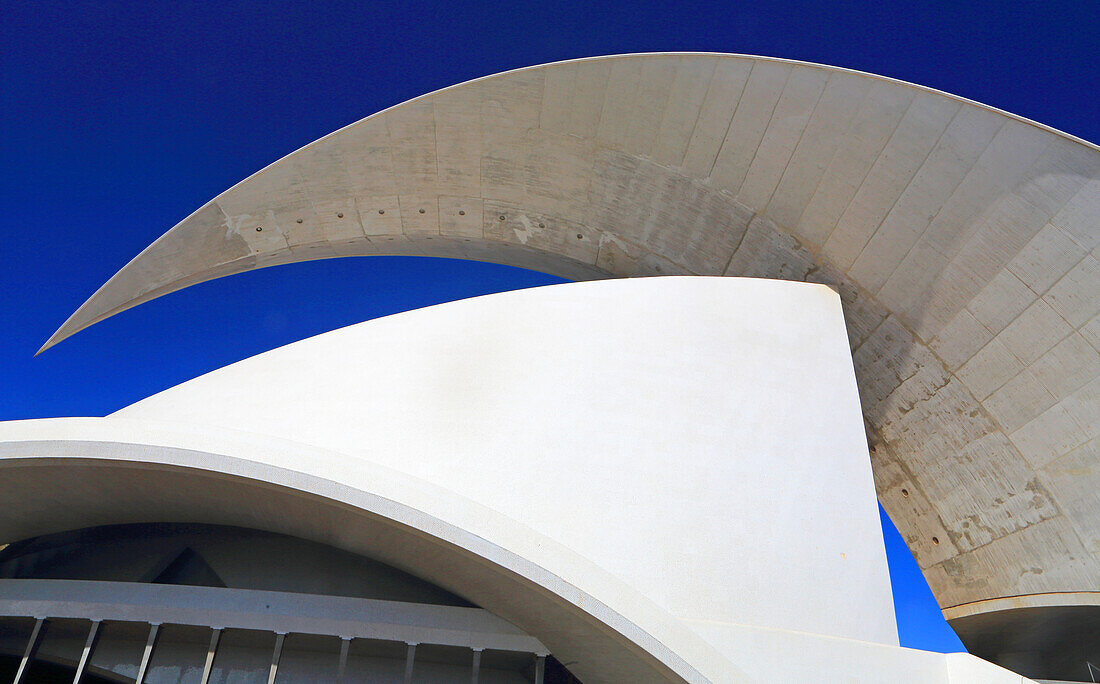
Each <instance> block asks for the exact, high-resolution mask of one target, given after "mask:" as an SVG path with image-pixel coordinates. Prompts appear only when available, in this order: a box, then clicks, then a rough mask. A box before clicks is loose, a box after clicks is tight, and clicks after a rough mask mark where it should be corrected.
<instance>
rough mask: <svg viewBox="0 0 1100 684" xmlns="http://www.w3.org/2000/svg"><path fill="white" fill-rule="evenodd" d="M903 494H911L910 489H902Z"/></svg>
mask: <svg viewBox="0 0 1100 684" xmlns="http://www.w3.org/2000/svg"><path fill="white" fill-rule="evenodd" d="M901 495H902V496H909V490H908V489H903V490H901Z"/></svg>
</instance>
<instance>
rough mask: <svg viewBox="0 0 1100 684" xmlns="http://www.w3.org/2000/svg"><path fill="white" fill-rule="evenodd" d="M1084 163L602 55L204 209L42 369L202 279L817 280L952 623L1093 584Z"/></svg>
mask: <svg viewBox="0 0 1100 684" xmlns="http://www.w3.org/2000/svg"><path fill="white" fill-rule="evenodd" d="M1098 174H1100V150H1098V148H1097V147H1096V146H1094V145H1091V144H1089V143H1087V142H1084V141H1081V140H1078V139H1074V138H1071V137H1069V136H1067V135H1064V134H1061V133H1059V132H1057V131H1053V130H1051V129H1048V128H1044V127H1042V126H1040V125H1037V124H1034V123H1032V122H1028V121H1025V120H1022V119H1019V118H1017V117H1013V116H1011V115H1008V114H1005V113H1004V112H1000V111H997V110H993V109H991V108H988V107H984V106H982V105H979V104H976V103H973V102H969V101H966V100H962V99H960V98H956V97H952V96H949V95H945V94H943V93H939V92H935V91H931V90H928V89H925V88H921V87H917V86H913V85H909V84H905V83H901V82H897V81H893V80H889V79H885V78H880V77H875V76H871V75H867V74H861V73H855V72H851V71H845V70H841V69H834V68H829V67H822V66H818V65H812V64H805V63H797V62H788V61H782V60H775V59H766V58H756V57H744V56H731V55H703V54H667V55H664V54H660V55H635V56H622V57H608V58H598V59H588V60H580V61H575V62H564V63H559V64H551V65H547V66H541V67H534V68H529V69H522V70H519V71H515V72H509V73H505V74H501V75H498V76H493V77H489V78H484V79H480V80H477V81H472V82H470V83H466V84H463V85H460V86H455V87H452V88H448V89H445V90H442V91H439V92H437V93H433V94H431V95H426V96H424V97H421V98H418V99H416V100H412V101H410V102H407V103H405V104H402V105H399V106H397V107H394V108H392V109H390V110H387V111H385V112H382V113H380V114H377V115H375V116H372V117H369V118H367V119H364V120H363V121H361V122H359V123H356V124H353V125H351V126H349V127H347V128H345V129H342V130H340V131H337V132H335V133H333V134H331V135H329V136H327V137H325V138H322V139H321V140H319V141H317V142H315V143H313V144H311V145H309V146H307V147H305V148H303V149H301V150H299V151H298V152H295V153H294V154H292V155H290V156H288V157H286V158H284V159H282V160H280V161H279V162H277V163H275V164H273V165H271V166H269V167H268V168H266V169H264V170H263V171H260V172H259V173H257V174H256V175H254V176H252V177H251V178H249V179H247V180H245V181H243V182H242V183H240V184H238V185H237V186H235V187H233V188H231V189H230V190H228V191H226V192H225V193H223V194H222V195H220V196H218V197H217V198H215V199H214V200H212V201H211V202H210V203H208V204H207V205H205V206H204V207H202V208H201V209H199V210H198V211H197V212H196V213H195V214H193V215H192V216H190V217H188V218H187V219H186V220H184V221H183V222H182V223H180V224H179V225H178V226H176V227H175V228H173V229H172V230H171V231H169V232H168V233H166V234H165V235H164V236H163V237H161V238H160V239H159V240H157V241H156V242H155V243H153V244H152V245H151V246H150V247H149V248H148V249H146V250H145V251H144V252H143V253H142V254H141V255H139V256H138V257H137V258H135V259H134V260H133V261H132V262H131V263H130V264H128V265H127V266H126V267H125V268H124V269H122V270H121V271H120V272H119V273H118V274H117V275H115V276H114V277H113V278H112V279H111V280H110V281H109V282H108V283H107V284H106V285H104V286H103V288H101V289H100V291H98V292H97V293H96V294H95V295H94V296H93V297H92V298H91V299H89V300H88V302H87V303H85V304H84V305H83V306H82V307H81V308H80V309H79V310H78V311H77V312H76V313H75V314H74V315H73V316H72V318H70V319H69V321H67V322H66V323H65V325H64V326H62V328H61V329H60V330H59V331H58V332H57V333H56V334H55V335H54V336H53V337H52V338H51V339H50V341H49V342H48V343H47V345H46V346H50V345H52V344H54V343H56V342H57V341H59V340H61V339H63V338H65V337H67V336H68V335H71V334H72V333H74V332H76V331H77V330H80V329H81V328H83V327H86V326H88V325H91V324H93V323H95V322H96V321H99V320H102V319H103V318H105V317H107V316H110V315H113V314H114V313H117V312H119V311H122V310H124V309H126V308H128V307H130V306H133V305H135V304H138V303H140V302H143V301H146V300H148V299H151V298H154V297H157V296H160V295H162V294H165V293H168V292H171V291H174V290H177V289H180V288H182V287H185V286H187V285H190V284H193V283H197V282H200V281H203V280H207V279H210V278H215V277H219V276H222V275H229V274H232V273H238V272H242V271H246V270H249V269H253V268H258V267H262V266H267V265H273V264H280V263H288V262H294V261H302V260H308V259H316V258H323V257H333V256H349V255H371V254H416V255H427V256H446V257H459V258H469V259H480V260H488V261H496V262H501V263H507V264H513V265H517V266H524V267H527V268H533V269H537V270H542V271H547V272H552V273H556V274H559V275H563V276H566V277H570V278H576V279H583V278H598V277H608V276H635V275H666V274H684V273H690V274H702V275H747V276H762V277H770V278H784V279H793V280H808V281H814V282H823V283H828V284H831V285H833V286H835V287H836V288H837V289H838V290H839V291H840V292H841V295H842V297H843V300H844V304H845V312H846V319H847V324H848V333H849V338H850V342H851V347H852V349H853V350H854V352H853V353H854V359H855V364H856V373H857V377H858V379H859V383H860V392H861V396H862V402H863V410H864V417H865V420H866V426H867V432H868V435H869V439H870V443H871V448H872V452H873V453H872V458H873V460H874V467H875V477H876V484H877V488H878V493H879V498H880V500H881V502H882V504H883V505H884V507H885V508H886V510H887V512H888V513H889V514H890V516H891V518H892V519H893V520H894V521H895V523H896V524H897V526H898V528H899V529H900V531H901V533H902V534H903V535H904V537H905V538H906V540H907V542H908V544H909V546H910V548H911V549H912V551H913V553H914V555H915V556H916V558H917V560H918V562H919V563H920V565H921V567H922V568H923V569H924V572H925V576H926V577H927V578H928V580H929V583H930V584H931V586H932V589H933V591H934V592H935V594H936V596H937V598H938V600H939V602H940V604H941V605H942V606H943V607H953V606H960V605H964V604H969V603H974V602H978V601H984V600H987V599H993V598H999V597H1010V596H1018V595H1030V594H1039V593H1046V592H1060V591H1061V592H1067V591H1068V592H1073V591H1081V590H1089V589H1094V588H1095V587H1096V586H1098V585H1100V502H1098V497H1097V494H1096V492H1097V491H1100V471H1098V469H1097V466H1096V463H1097V449H1098V448H1100V443H1098V441H1097V439H1098V438H1100V353H1098V349H1100V319H1098V317H1097V314H1098V312H1100V261H1098V259H1097V256H1098V253H1097V246H1098V244H1100V220H1098V218H1097V217H1098V214H1100V175H1098Z"/></svg>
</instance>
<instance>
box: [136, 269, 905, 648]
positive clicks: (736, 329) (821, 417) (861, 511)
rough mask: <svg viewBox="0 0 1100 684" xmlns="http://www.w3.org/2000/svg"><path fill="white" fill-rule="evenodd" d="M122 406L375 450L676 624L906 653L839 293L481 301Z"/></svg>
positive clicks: (815, 289) (668, 287)
mask: <svg viewBox="0 0 1100 684" xmlns="http://www.w3.org/2000/svg"><path fill="white" fill-rule="evenodd" d="M115 416H117V417H122V418H128V419H132V420H133V419H138V420H159V421H164V420H171V421H179V422H187V423H194V424H200V425H216V426H220V427H226V428H233V429H237V430H245V431H249V432H259V433H263V434H268V435H274V436H277V437H281V438H285V439H289V440H293V441H296V442H302V443H306V444H314V445H317V446H321V447H323V448H326V449H332V450H334V451H339V452H341V453H345V454H348V455H349V456H353V457H356V456H358V457H363V458H369V459H370V460H372V461H375V462H378V463H381V464H383V465H385V466H387V467H390V468H394V469H396V470H400V471H402V472H406V473H408V474H410V475H413V476H414V477H417V478H421V479H424V480H426V481H428V482H431V483H433V484H436V485H438V486H440V487H442V488H445V489H449V490H452V491H455V492H457V493H459V494H461V495H462V496H465V497H468V498H470V499H472V500H474V501H477V502H479V503H481V504H483V505H485V506H487V507H489V508H492V509H494V510H496V511H498V512H500V513H502V514H504V515H505V516H507V517H509V518H511V519H513V520H516V521H517V522H519V523H521V524H522V525H524V526H528V527H530V528H532V529H535V530H538V531H540V532H542V533H543V534H546V535H547V536H548V537H550V538H552V539H554V540H555V541H557V542H559V543H561V544H563V545H565V546H567V547H569V548H570V549H573V550H575V551H576V552H578V553H579V554H580V555H582V556H584V557H585V558H588V559H590V560H592V561H593V562H595V563H596V564H597V565H599V566H600V567H602V568H604V569H605V570H608V571H609V572H611V573H612V574H613V575H615V576H616V577H619V578H621V579H622V580H624V581H625V582H626V584H628V585H629V586H631V587H633V588H635V589H637V590H638V591H639V592H640V593H641V594H643V595H645V596H647V597H649V598H650V599H652V600H653V601H655V602H656V603H657V604H658V605H660V606H662V607H664V608H665V609H666V610H668V611H669V613H671V614H672V615H674V616H676V617H679V618H686V619H700V620H720V621H724V622H735V623H741V624H749V625H759V626H766V627H780V628H786V629H795V630H800V631H806V632H816V633H821V634H831V635H835V636H844V637H850V638H857V639H863V640H867V641H878V642H882V643H897V635H896V631H895V626H894V617H893V611H892V602H891V596H890V589H889V580H888V577H887V573H886V560H885V552H884V549H883V544H882V539H881V531H880V529H879V526H878V522H877V508H876V505H875V497H874V488H873V484H872V479H871V474H870V464H869V460H868V457H867V454H866V447H865V438H864V434H863V428H862V420H861V415H860V412H859V400H858V396H857V393H856V388H855V378H854V374H853V371H852V366H851V359H850V356H849V352H848V345H847V337H846V334H845V330H844V321H843V316H842V313H841V310H840V300H839V297H837V295H836V294H835V293H834V292H832V291H831V290H829V289H828V288H826V287H824V286H819V285H805V284H794V283H784V282H777V281H767V280H753V279H722V278H659V279H646V280H637V281H607V282H599V283H585V284H570V285H562V286H555V287H548V288H538V289H534V290H526V291H522V292H513V293H506V294H500V295H494V296H490V297H482V298H477V299H471V300H466V301H462V302H456V303H452V304H447V305H443V306H438V307H432V308H429V309H422V310H419V311H414V312H409V313H405V314H400V315H397V316H391V317H389V318H386V319H381V320H377V321H372V322H370V323H367V324H361V325H357V326H351V327H349V328H345V329H343V330H339V331H335V332H332V333H328V334H325V335H320V336H318V337H315V338H312V339H310V340H305V341H303V342H299V343H296V344H293V345H290V346H288V347H284V348H282V349H277V350H274V351H272V352H268V353H266V354H262V355H260V356H257V357H255V358H253V359H249V360H247V361H244V362H241V363H238V364H234V365H233V366H229V367H227V368H225V369H222V370H219V371H215V372H213V373H210V374H208V375H206V376H203V377H201V378H198V379H196V380H193V381H191V382H188V383H184V384H183V385H180V386H179V387H176V388H173V389H171V390H168V391H166V392H163V393H161V394H159V395H156V396H154V397H151V398H149V399H146V400H144V401H141V402H138V403H137V404H135V405H134V406H132V407H129V408H127V409H123V410H122V411H120V412H118V413H116V414H115ZM504 545H505V546H507V543H505V544H504ZM551 569H552V570H553V569H554V568H551ZM568 579H569V580H570V581H572V582H575V583H577V584H578V586H584V578H583V577H576V578H573V577H569V578H568Z"/></svg>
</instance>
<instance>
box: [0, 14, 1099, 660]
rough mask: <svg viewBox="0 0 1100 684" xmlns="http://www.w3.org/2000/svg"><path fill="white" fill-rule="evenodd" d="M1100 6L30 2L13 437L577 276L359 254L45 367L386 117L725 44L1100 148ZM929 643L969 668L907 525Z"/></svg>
mask: <svg viewBox="0 0 1100 684" xmlns="http://www.w3.org/2000/svg"><path fill="white" fill-rule="evenodd" d="M1098 29H1100V2H1098V1H1097V0H1073V1H1071V2H1055V1H1047V2H1033V3H1025V2H1011V1H1008V0H1000V1H998V2H978V1H974V2H960V1H959V0H954V1H952V2H932V3H900V2H886V1H883V2H864V3H845V2H824V1H821V2H817V3H804V2H720V1H714V0H711V1H708V2H661V3H644V2H604V3H599V2H581V3H571V4H565V3H555V2H545V1H543V2H538V3H531V4H530V5H514V6H509V5H508V4H506V3H495V2H494V3H489V2H483V3H464V2H454V1H448V2H435V3H431V2H420V3H417V2H404V3H398V2H386V3H382V2H376V3H367V2H356V3H347V4H338V3H329V4H326V5H323V6H322V5H319V4H317V3H311V2H298V3H290V2H263V3H240V2H217V3H214V2H201V3H196V2H172V3H157V2H127V3H117V4H114V3H106V2H104V3H87V2H74V1H72V0H70V1H68V2H25V1H24V2H19V1H15V2H13V1H11V0H9V2H7V3H5V4H4V9H3V11H2V12H0V98H2V100H0V127H2V131H0V132H2V143H0V178H2V179H3V180H2V183H0V235H2V237H3V239H2V241H0V256H2V258H3V262H2V264H3V265H2V268H0V294H2V296H3V302H2V304H3V306H0V333H2V334H0V420H3V419H16V418H37V417H47V416H60V415H93V416H94V415H103V414H105V413H108V412H111V411H113V410H115V409H118V408H120V407H122V406H125V405H127V404H129V403H131V402H133V401H135V400H137V399H140V398H142V397H144V396H147V395H149V394H151V393H153V392H156V391H158V390H161V389H164V388H167V387H170V386H172V385H175V384H177V383H180V382H182V381H184V380H187V379H189V378H192V377H194V376H196V375H199V374H201V373H203V372H206V371H209V370H212V369H214V368H218V367H220V366H223V365H225V364H227V363H231V362H233V361H237V360H239V359H242V358H245V357H248V356H252V355H254V354H256V353H259V352H261V351H264V350H267V349H271V348H273V347H276V346H279V345H282V344H286V343H288V342H292V341H294V340H298V339H301V338H303V337H307V336H309V335H313V334H316V333H320V332H324V331H326V330H331V329H333V328H336V327H340V326H343V325H348V324H351V323H356V322H359V321H362V320H366V319H369V318H374V317H377V316H381V315H385V314H389V313H394V312H398V311H403V310H406V309H410V308H414V307H420V306H426V305H430V304H434V303H438V302H443V301H448V300H453V299H458V298H463V297H469V296H473V295H478V294H485V293H489V292H497V291H502V290H509V289H515V288H520V287H529V286H532V285H539V284H547V283H552V282H558V281H557V280H556V279H554V278H551V277H549V276H545V275H541V274H537V273H531V272H527V271H522V270H519V269H512V268H507V267H501V266H492V265H486V264H475V263H467V262H456V261H445V260H428V259H407V258H406V259H400V258H375V259H343V260H334V261H326V262H315V263H310V264H299V265H294V266H288V267H280V268H275V269H268V270H266V271H260V272H255V273H250V274H245V275H241V276H236V277H233V278H226V279H222V280H219V281H215V282H211V283H206V284H203V285H199V286H196V287H193V288H190V289H188V290H185V291H183V292H180V293H177V294H174V295H171V296H168V297H164V298H162V299H158V300H156V301H154V302H151V303H149V304H145V305H143V306H141V307H138V308H137V309H134V310H131V311H129V312H126V313H124V314H121V315H119V316H116V317H115V318H112V319H109V320H108V321H106V322H104V323H101V324H99V325H96V326H94V327H92V328H91V329H89V330H87V331H84V332H82V333H80V334H78V335H77V336H76V337H74V338H72V339H70V340H68V341H65V342H63V343H61V345H60V346H58V347H56V348H54V349H52V350H50V351H49V352H47V353H45V354H43V355H42V356H40V357H38V358H32V355H33V353H34V351H35V350H36V349H37V348H38V347H39V346H40V345H41V344H42V342H44V341H45V340H46V339H47V338H48V337H49V335H50V334H51V333H52V332H53V331H54V329H56V328H57V327H58V326H59V325H60V324H61V323H62V322H63V321H64V320H65V318H66V317H67V316H68V315H69V314H70V313H71V312H72V311H73V310H74V309H75V308H76V307H77V306H78V305H79V304H80V303H81V302H82V301H84V299H85V298H86V297H87V296H88V295H90V294H91V293H92V292H93V291H94V290H95V289H96V288H97V287H98V286H99V285H100V284H101V283H103V282H104V281H105V280H107V278H109V277H110V276H111V275H112V274H113V273H114V272H115V271H116V270H118V269H119V268H120V267H121V266H122V265H123V264H125V263H126V262H127V261H128V260H129V259H130V258H131V257H133V256H134V255H136V254H137V253H138V252H139V251H140V250H141V249H142V248H144V247H145V246H146V245H147V244H149V243H150V242H152V241H153V240H154V239H155V238H156V237H157V236H159V235H160V234H161V233H162V232H164V231H165V230H167V229H168V228H169V227H171V226H172V225H174V224H175V223H176V222H178V221H179V220H180V219H182V218H183V217H184V216H186V215H187V214H189V213H191V212H192V211H193V210H194V209H196V208H197V207H199V206H200V205H201V204H203V203H204V202H206V201H207V200H209V199H210V198H211V197H213V196H214V195H216V194H218V193H219V192H221V191H222V190H224V189H225V188H227V187H229V186H230V185H232V184H233V183H235V182H237V181H238V180H240V179H241V178H243V177H245V176H247V175H249V174H251V173H253V172H254V171H256V170H258V169H259V168H261V167H263V166H265V165H267V164H268V163H270V162H272V161H274V160H276V159H278V158H279V157H281V156H283V155H285V154H287V153H289V152H291V151H293V150H295V149H297V148H298V147H300V146H302V145H304V144H306V143H309V142H310V141H312V140H314V139H316V138H318V137H320V136H322V135H324V134H326V133H328V132H330V131H332V130H334V129H336V128H339V127H341V126H344V125H346V124H349V123H351V122H353V121H356V120H358V119H360V118H362V117H364V116H367V115H369V114H371V113H373V112H375V111H377V110H379V109H382V108H384V107H387V106H390V105H393V104H396V103H398V102H401V101H404V100H406V99H409V98H411V97H414V96H416V95H420V94H422V93H425V92H428V91H430V90H434V89H437V88H440V87H443V86H447V85H451V84H453V83H458V82H460V81H464V80H467V79H470V78H474V77H477V76H484V75H487V74H492V73H496V72H499V71H503V70H506V69H511V68H515V67H522V66H528V65H532V64H539V63H544V62H550V61H555V60H561V59H569V58H575V57H585V56H591V55H601V54H613V53H624V52H652V51H666V50H670V51H671V50H699V51H716V52H737V53H749V54H760V55H770V56H776V57H787V58H794V59H801V60H807V61H813V62H822V63H827V64H834V65H838V66H844V67H849V68H854V69H860V70H864V71H870V72H874V73H878V74H883V75H887V76H893V77H896V78H900V79H903V80H907V81H912V82H916V83H920V84H922V85H928V86H932V87H935V88H939V89H942V90H946V91H948V92H951V93H955V94H958V95H962V96H965V97H969V98H972V99H975V100H978V101H980V102H984V103H987V104H990V105H993V106H996V107H1000V108H1002V109H1006V110H1008V111H1010V112H1013V113H1016V114H1020V115H1023V116H1026V117H1028V118H1032V119H1035V120H1037V121H1039V122H1042V123H1045V124H1048V125H1051V126H1054V127H1055V128H1059V129H1062V130H1064V131H1066V132H1068V133H1072V134H1074V135H1077V136H1080V137H1083V138H1086V139H1088V140H1092V141H1100V97H1098V93H1100V68H1098V66H1097V65H1098V64H1100V38H1097V33H1098ZM884 529H885V531H886V541H887V551H888V554H889V557H890V564H891V565H890V569H891V579H892V581H893V583H894V593H895V602H896V604H897V613H898V621H899V629H900V632H901V639H902V643H903V645H907V646H913V647H917V648H926V649H933V650H947V651H951V650H961V646H960V645H959V643H958V641H957V639H956V638H955V637H954V634H953V633H952V632H951V631H950V629H949V628H947V626H946V625H945V623H944V622H943V620H942V618H941V617H940V616H939V613H938V611H937V609H936V606H935V603H934V601H933V600H932V597H931V594H930V592H929V591H928V588H927V586H926V585H925V584H924V581H923V579H922V578H921V576H920V573H919V571H918V570H917V568H916V566H915V564H914V563H913V560H912V557H911V556H910V555H909V552H908V550H907V549H906V548H905V545H904V543H903V542H902V541H901V539H900V538H899V537H898V535H897V533H896V532H895V531H894V530H893V527H892V525H890V524H889V521H888V520H885V518H884Z"/></svg>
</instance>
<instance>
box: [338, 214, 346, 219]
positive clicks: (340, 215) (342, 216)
mask: <svg viewBox="0 0 1100 684" xmlns="http://www.w3.org/2000/svg"><path fill="white" fill-rule="evenodd" d="M336 218H344V215H343V214H337V215H336Z"/></svg>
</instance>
